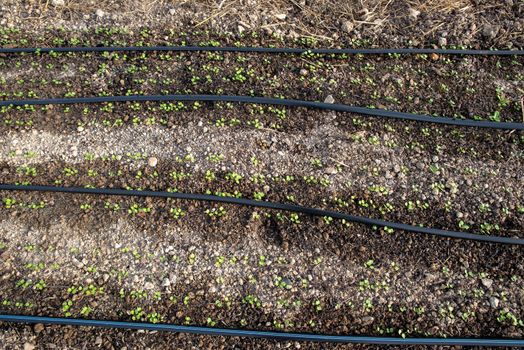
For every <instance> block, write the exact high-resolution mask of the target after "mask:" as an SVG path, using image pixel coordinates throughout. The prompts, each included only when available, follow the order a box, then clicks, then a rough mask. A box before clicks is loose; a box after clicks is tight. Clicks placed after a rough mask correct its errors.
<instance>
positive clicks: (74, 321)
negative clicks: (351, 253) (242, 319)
mask: <svg viewBox="0 0 524 350" xmlns="http://www.w3.org/2000/svg"><path fill="white" fill-rule="evenodd" d="M0 321H2V322H12V323H30V324H35V323H42V324H55V325H62V326H82V327H103V328H113V329H115V328H120V329H140V330H147V331H164V332H175V333H191V334H200V335H210V336H227V337H248V338H264V339H272V340H277V341H312V342H328V343H353V344H384V345H440V346H454V345H459V346H506V347H508V346H512V347H513V346H514V347H517V346H518V347H522V346H524V339H508V338H499V339H489V338H488V339H486V338H484V339H483V338H393V337H372V336H346V335H326V334H312V333H288V332H274V331H255V330H245V329H231V328H211V327H198V326H179V325H174V324H166V323H145V322H144V323H142V322H123V321H105V320H85V319H79V318H59V317H43V316H21V315H2V314H0Z"/></svg>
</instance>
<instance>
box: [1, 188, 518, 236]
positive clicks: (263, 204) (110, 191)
mask: <svg viewBox="0 0 524 350" xmlns="http://www.w3.org/2000/svg"><path fill="white" fill-rule="evenodd" d="M1 190H4V191H37V192H64V193H80V194H96V195H110V196H130V197H161V198H176V199H185V200H197V201H207V202H219V203H228V204H237V205H244V206H250V207H260V208H268V209H276V210H285V211H292V212H297V213H303V214H307V215H312V216H322V217H323V216H329V217H332V218H334V219H344V220H347V221H351V222H356V223H360V224H366V225H371V226H380V227H389V228H392V229H395V230H402V231H408V232H413V233H424V234H429V235H436V236H442V237H451V238H460V239H468V240H472V241H480V242H491V243H503V244H513V245H524V238H511V237H501V236H487V235H480V234H474V233H468V232H456V231H448V230H441V229H437V228H429V227H420V226H413V225H407V224H402V223H398V222H389V221H385V220H379V219H372V218H368V217H363V216H356V215H350V214H345V213H340V212H336V211H330V210H323V209H316V208H310V207H304V206H300V205H294V204H285V203H274V202H267V201H257V200H253V199H245V198H235V197H221V196H213V195H208V194H195V193H180V192H165V191H138V190H123V189H115V188H83V187H54V186H40V185H29V186H26V185H7V184H0V191H1Z"/></svg>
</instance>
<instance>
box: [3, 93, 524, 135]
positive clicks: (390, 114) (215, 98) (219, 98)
mask: <svg viewBox="0 0 524 350" xmlns="http://www.w3.org/2000/svg"><path fill="white" fill-rule="evenodd" d="M144 101H155V102H167V101H207V102H240V103H254V104H266V105H281V106H288V107H305V108H315V109H321V110H330V111H336V112H348V113H356V114H363V115H369V116H374V117H386V118H395V119H403V120H412V121H418V122H426V123H437V124H447V125H454V126H467V127H478V128H491V129H504V130H524V123H514V122H492V121H485V120H480V121H479V120H472V119H455V118H448V117H433V116H430V115H420V114H413V113H404V112H396V111H388V110H385V109H379V108H365V107H357V106H349V105H344V104H335V103H325V102H315V101H304V100H291V99H284V98H270V97H252V96H235V95H130V96H96V97H76V98H50V99H27V100H5V101H0V106H41V105H55V104H62V105H64V104H65V105H67V104H79V103H105V102H144Z"/></svg>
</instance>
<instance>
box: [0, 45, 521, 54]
mask: <svg viewBox="0 0 524 350" xmlns="http://www.w3.org/2000/svg"><path fill="white" fill-rule="evenodd" d="M132 51H135V52H147V51H177V52H195V51H196V52H244V53H250V52H251V53H284V54H286V53H287V54H304V53H313V54H323V55H332V54H335V55H340V54H347V55H357V54H362V55H387V54H401V55H406V54H414V55H420V54H426V55H427V54H433V53H434V54H438V55H476V56H479V55H481V56H514V55H524V50H472V49H464V50H461V49H416V48H401V49H384V48H375V49H307V48H290V47H234V46H73V47H41V48H38V47H14V48H8V47H4V48H0V53H50V52H132Z"/></svg>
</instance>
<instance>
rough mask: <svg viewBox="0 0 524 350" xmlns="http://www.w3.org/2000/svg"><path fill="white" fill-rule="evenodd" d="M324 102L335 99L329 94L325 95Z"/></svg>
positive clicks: (330, 101) (331, 101)
mask: <svg viewBox="0 0 524 350" xmlns="http://www.w3.org/2000/svg"><path fill="white" fill-rule="evenodd" d="M324 103H335V99H334V98H333V96H331V95H327V96H326V99H325V100H324Z"/></svg>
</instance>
